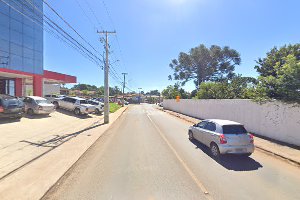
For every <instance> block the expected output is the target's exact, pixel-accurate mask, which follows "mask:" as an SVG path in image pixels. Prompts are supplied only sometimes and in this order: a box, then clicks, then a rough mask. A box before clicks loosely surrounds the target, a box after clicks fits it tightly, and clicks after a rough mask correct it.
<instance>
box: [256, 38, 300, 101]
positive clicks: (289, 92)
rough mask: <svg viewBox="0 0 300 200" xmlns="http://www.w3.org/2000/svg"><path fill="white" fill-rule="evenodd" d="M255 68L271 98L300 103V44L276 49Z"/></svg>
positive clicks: (260, 84) (260, 81)
mask: <svg viewBox="0 0 300 200" xmlns="http://www.w3.org/2000/svg"><path fill="white" fill-rule="evenodd" d="M257 64H258V65H257V66H255V68H256V70H257V72H258V73H259V74H260V76H259V78H258V80H259V87H260V88H262V89H263V90H264V91H265V92H266V95H267V96H268V97H269V98H274V99H279V100H284V101H293V102H300V44H295V45H288V46H287V45H285V46H283V47H281V48H279V49H278V48H277V47H274V48H272V49H271V51H270V52H268V53H267V56H266V57H265V58H263V59H261V58H259V59H258V61H257Z"/></svg>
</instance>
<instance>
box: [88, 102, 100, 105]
mask: <svg viewBox="0 0 300 200" xmlns="http://www.w3.org/2000/svg"><path fill="white" fill-rule="evenodd" d="M89 103H90V104H92V105H95V106H97V105H98V103H97V102H95V101H89Z"/></svg>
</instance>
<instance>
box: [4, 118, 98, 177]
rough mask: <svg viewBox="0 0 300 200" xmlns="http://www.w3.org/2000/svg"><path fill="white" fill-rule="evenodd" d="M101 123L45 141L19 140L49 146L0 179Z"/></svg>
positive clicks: (34, 144)
mask: <svg viewBox="0 0 300 200" xmlns="http://www.w3.org/2000/svg"><path fill="white" fill-rule="evenodd" d="M102 125H104V123H97V124H96V123H94V124H93V125H91V126H89V127H87V128H85V129H82V130H80V131H77V132H74V133H70V134H65V135H55V137H54V138H52V139H49V140H46V141H40V142H31V141H27V140H22V141H20V142H24V143H27V144H29V145H32V146H36V147H48V148H49V147H50V148H49V149H48V150H46V151H45V152H43V153H41V154H40V155H37V156H36V157H34V158H32V159H31V160H29V161H27V162H25V163H24V164H22V165H21V166H19V167H17V168H15V169H14V170H12V171H10V172H8V173H7V174H5V175H4V176H2V177H0V181H1V180H3V179H4V178H6V177H7V176H9V175H10V174H12V173H14V172H15V171H17V170H19V169H21V168H23V167H24V166H26V165H28V164H29V163H32V162H33V161H35V160H37V159H39V158H41V157H42V156H44V155H46V154H48V153H49V152H51V151H52V150H53V149H55V148H57V147H59V146H60V145H62V144H64V143H65V142H67V141H69V140H71V139H72V138H74V137H77V136H78V135H80V134H81V133H84V132H85V131H88V130H91V129H94V128H97V127H99V126H102ZM88 136H89V135H88Z"/></svg>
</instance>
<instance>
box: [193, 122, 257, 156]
mask: <svg viewBox="0 0 300 200" xmlns="http://www.w3.org/2000/svg"><path fill="white" fill-rule="evenodd" d="M189 139H190V140H193V139H196V140H197V141H199V142H201V143H202V144H204V145H205V146H207V147H209V148H210V150H211V153H212V155H213V156H214V157H215V158H218V157H220V155H222V154H239V155H245V156H250V155H251V154H252V153H253V152H254V139H253V135H252V134H249V133H248V132H247V130H246V129H245V127H244V126H243V125H242V124H240V123H237V122H233V121H229V120H220V119H208V120H203V121H201V122H200V123H198V124H195V125H193V126H191V127H190V128H189Z"/></svg>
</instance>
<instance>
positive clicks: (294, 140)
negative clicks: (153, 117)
mask: <svg viewBox="0 0 300 200" xmlns="http://www.w3.org/2000/svg"><path fill="white" fill-rule="evenodd" d="M163 106H164V108H165V109H168V110H173V111H176V112H179V113H182V114H186V115H189V116H192V117H196V118H202V119H213V118H215V119H228V120H232V121H237V122H240V123H242V124H244V125H245V127H246V129H247V130H248V131H249V132H253V133H255V134H258V135H261V136H265V137H268V138H272V139H275V140H278V141H282V142H286V143H289V144H293V145H297V146H300V106H299V105H295V104H293V105H292V104H284V103H282V102H277V101H276V102H268V103H265V104H262V105H260V104H258V103H255V102H253V101H251V100H244V99H222V100H218V99H208V100H198V99H182V100H180V102H176V100H173V99H167V100H164V102H163Z"/></svg>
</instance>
